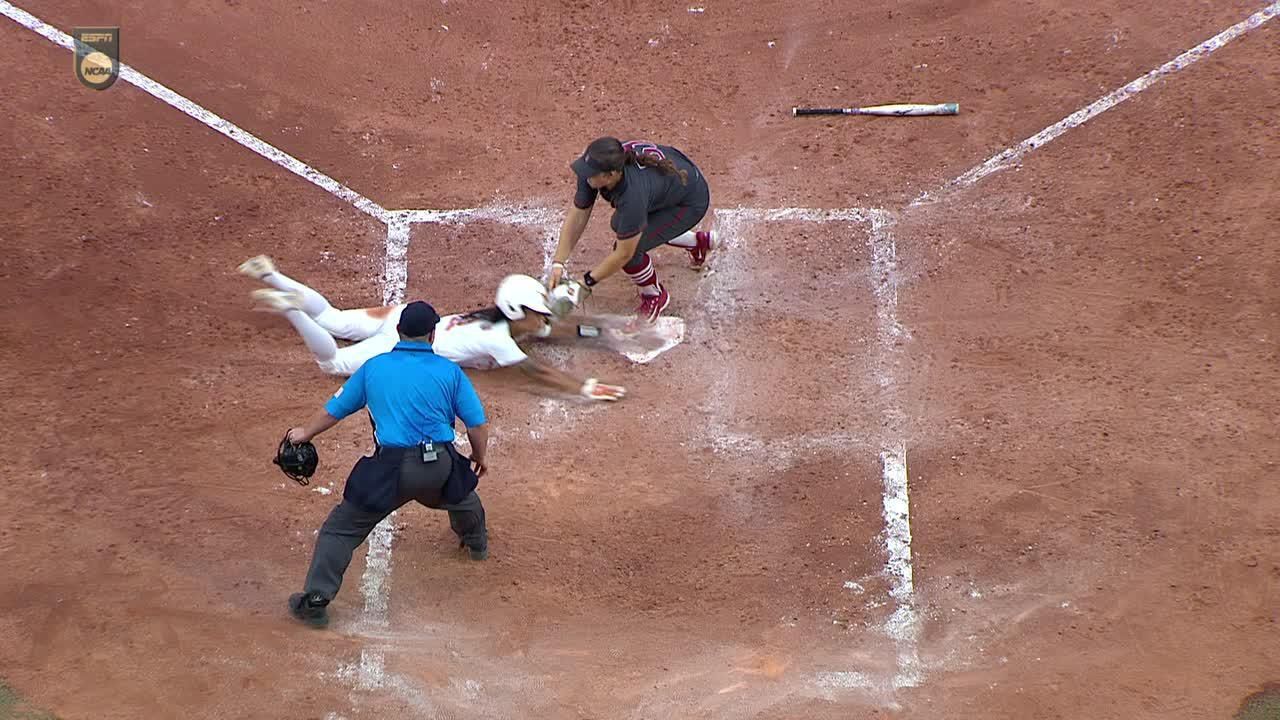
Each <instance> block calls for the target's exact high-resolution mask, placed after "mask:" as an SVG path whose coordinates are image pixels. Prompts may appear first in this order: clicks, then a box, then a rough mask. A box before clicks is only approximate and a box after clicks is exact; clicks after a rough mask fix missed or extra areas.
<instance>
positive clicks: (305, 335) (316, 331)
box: [253, 289, 338, 367]
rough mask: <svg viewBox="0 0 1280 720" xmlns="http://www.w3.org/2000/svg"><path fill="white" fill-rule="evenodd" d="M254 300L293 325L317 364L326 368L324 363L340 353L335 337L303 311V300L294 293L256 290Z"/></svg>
mask: <svg viewBox="0 0 1280 720" xmlns="http://www.w3.org/2000/svg"><path fill="white" fill-rule="evenodd" d="M253 298H254V299H255V300H257V301H258V302H259V303H261V304H262V306H263V307H264V308H266V309H267V310H271V311H273V312H277V313H280V314H281V315H283V316H284V317H285V319H286V320H288V321H289V324H291V325H293V328H294V329H295V330H297V331H298V334H299V335H301V336H302V342H304V343H305V344H306V346H307V349H308V350H310V351H311V354H312V355H315V356H316V362H317V363H320V364H321V367H323V366H324V363H326V362H329V361H331V360H333V358H334V357H335V356H336V355H337V353H338V343H336V342H334V339H333V336H332V335H330V334H329V331H328V330H326V329H325V328H323V327H321V326H320V323H318V322H316V321H315V318H313V317H311V315H309V314H308V313H306V312H304V311H303V309H302V305H303V300H302V298H301V297H300V296H299V295H298V294H297V293H294V292H290V291H287V290H267V289H262V290H254V291H253Z"/></svg>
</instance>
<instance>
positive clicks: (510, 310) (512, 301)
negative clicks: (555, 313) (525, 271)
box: [496, 275, 551, 320]
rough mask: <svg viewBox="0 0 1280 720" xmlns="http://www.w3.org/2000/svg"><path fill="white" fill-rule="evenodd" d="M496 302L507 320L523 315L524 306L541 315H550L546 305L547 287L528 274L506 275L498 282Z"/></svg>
mask: <svg viewBox="0 0 1280 720" xmlns="http://www.w3.org/2000/svg"><path fill="white" fill-rule="evenodd" d="M496 304H497V306H498V309H499V310H501V311H502V314H503V315H506V316H507V319H508V320H519V319H521V318H523V317H524V311H525V308H528V309H529V310H532V311H533V312H536V313H542V314H543V315H550V314H551V308H549V307H548V306H547V288H546V287H544V286H543V284H542V283H540V282H538V280H537V279H536V278H531V277H529V276H528V275H508V276H506V277H505V278H503V279H502V282H501V283H498V296H497V301H496Z"/></svg>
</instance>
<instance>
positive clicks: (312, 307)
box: [262, 270, 329, 317]
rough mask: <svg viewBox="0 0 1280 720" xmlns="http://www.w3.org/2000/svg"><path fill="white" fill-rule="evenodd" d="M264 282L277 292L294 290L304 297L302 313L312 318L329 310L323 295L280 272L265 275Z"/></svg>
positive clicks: (327, 302)
mask: <svg viewBox="0 0 1280 720" xmlns="http://www.w3.org/2000/svg"><path fill="white" fill-rule="evenodd" d="M262 282H264V283H266V284H268V285H270V286H271V287H273V288H275V289H277V290H293V291H295V292H297V293H300V294H301V295H302V311H303V312H304V313H306V314H308V315H310V316H311V317H315V316H317V315H319V314H320V313H322V312H324V311H325V310H327V309H329V301H328V300H326V299H325V297H324V296H323V295H321V294H320V293H318V292H316V291H315V290H312V289H311V288H309V287H307V286H306V285H303V284H302V283H300V282H298V281H297V280H294V279H293V278H291V277H289V276H288V275H285V274H284V273H282V272H280V271H278V270H277V271H276V272H273V273H268V274H267V275H265V276H264V277H263V278H262Z"/></svg>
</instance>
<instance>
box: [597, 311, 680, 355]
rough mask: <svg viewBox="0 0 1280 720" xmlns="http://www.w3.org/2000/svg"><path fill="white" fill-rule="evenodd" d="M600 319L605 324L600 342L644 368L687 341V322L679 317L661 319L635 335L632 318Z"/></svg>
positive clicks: (605, 316)
mask: <svg viewBox="0 0 1280 720" xmlns="http://www.w3.org/2000/svg"><path fill="white" fill-rule="evenodd" d="M599 319H600V320H602V321H603V322H601V323H600V339H601V340H603V341H604V343H605V344H606V345H608V346H609V347H610V348H611V349H613V350H616V351H618V352H619V353H622V354H623V355H625V356H626V357H627V359H628V360H630V361H631V362H633V363H639V364H641V365H643V364H645V363H647V362H649V361H650V360H653V359H654V358H656V357H658V356H659V355H661V354H662V353H664V352H666V351H668V350H670V349H671V348H673V347H675V346H677V345H679V344H680V343H681V342H682V341H683V340H684V320H682V319H681V318H678V317H660V318H658V321H657V322H656V323H654V324H653V325H651V326H648V327H643V328H641V329H639V330H637V331H635V332H627V329H626V328H627V322H628V321H629V320H630V318H627V317H619V316H616V315H602V316H600V317H599Z"/></svg>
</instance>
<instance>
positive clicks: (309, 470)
mask: <svg viewBox="0 0 1280 720" xmlns="http://www.w3.org/2000/svg"><path fill="white" fill-rule="evenodd" d="M271 462H272V463H273V464H275V465H279V466H280V470H281V471H283V472H284V474H285V475H288V476H289V477H291V478H293V479H294V481H295V482H297V483H298V484H299V485H306V484H308V483H310V482H311V480H310V478H311V476H312V475H314V474H315V472H316V466H317V465H319V464H320V453H318V452H316V446H315V445H312V444H311V443H309V442H304V443H298V444H297V445H294V444H293V443H291V442H289V433H287V432H286V433H285V435H284V438H283V439H282V440H280V447H278V448H276V456H275V459H273V460H272V461H271Z"/></svg>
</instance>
